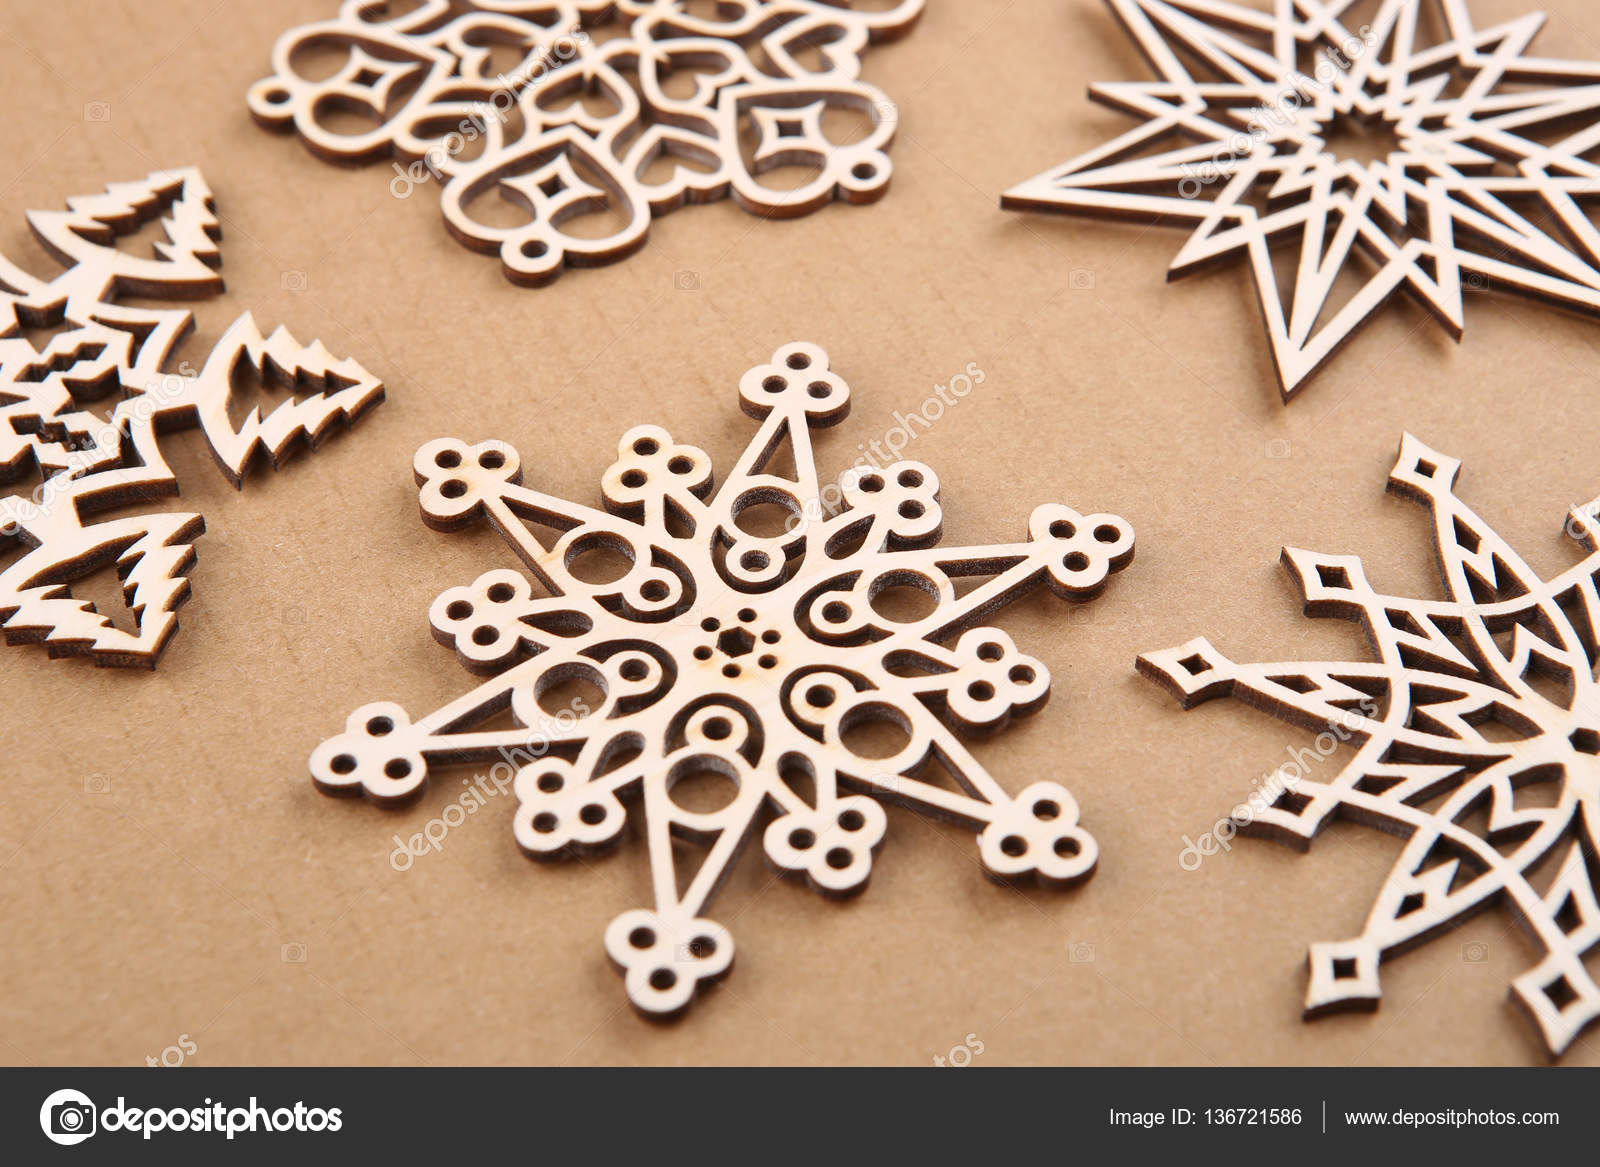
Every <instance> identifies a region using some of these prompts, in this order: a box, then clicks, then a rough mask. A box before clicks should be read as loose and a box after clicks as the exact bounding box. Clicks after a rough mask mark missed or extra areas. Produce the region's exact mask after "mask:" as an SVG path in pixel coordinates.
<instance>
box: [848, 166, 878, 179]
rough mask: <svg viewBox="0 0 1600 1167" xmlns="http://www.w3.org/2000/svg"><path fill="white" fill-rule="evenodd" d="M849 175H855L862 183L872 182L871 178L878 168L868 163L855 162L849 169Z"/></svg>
mask: <svg viewBox="0 0 1600 1167" xmlns="http://www.w3.org/2000/svg"><path fill="white" fill-rule="evenodd" d="M850 173H851V174H853V175H855V176H856V177H857V178H859V179H860V180H861V181H862V182H870V181H871V180H872V176H873V175H875V174H877V173H878V168H877V167H876V166H874V165H872V163H870V162H857V163H856V164H855V165H854V166H852V167H851V168H850Z"/></svg>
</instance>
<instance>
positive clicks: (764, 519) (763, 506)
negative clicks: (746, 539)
mask: <svg viewBox="0 0 1600 1167" xmlns="http://www.w3.org/2000/svg"><path fill="white" fill-rule="evenodd" d="M793 520H794V512H793V511H792V510H790V509H789V508H788V507H786V506H784V505H783V504H782V503H779V502H757V503H751V504H750V505H749V506H746V507H742V508H740V510H739V513H738V514H737V515H736V516H735V517H734V520H733V525H734V526H735V527H738V528H739V530H741V531H743V532H744V533H745V534H746V535H754V536H755V537H756V538H757V539H774V538H777V537H778V536H780V535H784V534H787V533H788V531H789V528H790V527H791V526H792V525H793Z"/></svg>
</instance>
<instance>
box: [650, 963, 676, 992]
mask: <svg viewBox="0 0 1600 1167" xmlns="http://www.w3.org/2000/svg"><path fill="white" fill-rule="evenodd" d="M677 983H678V974H677V973H675V972H673V971H672V970H671V969H670V968H658V969H656V971H655V972H653V973H651V974H650V987H651V988H652V989H655V990H656V991H657V992H661V993H664V992H666V991H667V990H668V989H670V988H672V986H673V985H675V984H677Z"/></svg>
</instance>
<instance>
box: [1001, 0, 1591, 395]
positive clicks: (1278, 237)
mask: <svg viewBox="0 0 1600 1167" xmlns="http://www.w3.org/2000/svg"><path fill="white" fill-rule="evenodd" d="M1106 2H1107V3H1108V4H1109V5H1110V7H1111V10H1112V12H1113V13H1115V15H1116V16H1117V18H1118V19H1119V20H1120V21H1121V22H1122V24H1123V25H1124V27H1125V28H1126V29H1127V30H1128V32H1129V33H1130V34H1131V35H1132V36H1133V38H1134V40H1135V41H1136V42H1137V43H1138V46H1139V48H1140V50H1141V51H1142V53H1143V54H1144V56H1145V57H1147V58H1148V59H1149V60H1150V61H1151V63H1152V64H1153V65H1154V66H1155V68H1156V69H1157V71H1158V72H1159V73H1160V74H1161V76H1162V80H1160V81H1156V82H1114V83H1106V84H1097V85H1092V86H1091V87H1090V89H1089V94H1090V96H1091V97H1092V98H1094V99H1095V100H1097V101H1100V102H1103V103H1105V104H1106V105H1109V106H1112V107H1113V108H1115V109H1118V110H1121V111H1123V112H1125V113H1128V114H1131V115H1132V116H1134V117H1136V118H1139V119H1141V120H1142V122H1143V124H1142V125H1140V126H1139V127H1138V128H1137V129H1134V130H1130V131H1129V132H1128V133H1126V134H1123V135H1122V136H1121V137H1118V138H1117V139H1115V140H1114V141H1111V142H1109V143H1107V144H1106V145H1104V146H1101V147H1099V148H1097V149H1095V150H1092V151H1090V152H1089V153H1087V154H1083V155H1081V156H1079V157H1077V158H1074V159H1072V160H1071V161H1070V162H1067V163H1066V164H1064V165H1062V166H1059V167H1056V168H1055V169H1053V170H1049V171H1046V172H1045V173H1043V174H1040V175H1038V176H1037V177H1035V178H1031V179H1029V180H1028V181H1027V182H1024V183H1022V184H1020V185H1019V186H1016V187H1013V188H1012V189H1011V190H1009V191H1007V192H1006V193H1005V194H1004V196H1002V199H1001V205H1002V207H1004V208H1006V209H1008V210H1016V211H1059V212H1068V213H1073V214H1087V215H1103V216H1112V217H1117V218H1127V219H1135V220H1139V221H1146V222H1156V223H1171V224H1178V225H1192V233H1191V234H1190V236H1189V239H1188V240H1187V242H1186V243H1185V244H1184V246H1183V248H1182V250H1180V251H1179V253H1178V255H1177V257H1176V258H1175V259H1174V260H1173V262H1172V265H1171V267H1170V268H1169V269H1168V273H1167V275H1168V279H1173V280H1175V279H1178V278H1181V277H1183V276H1187V275H1191V274H1193V273H1195V272H1198V271H1201V270H1204V269H1207V268H1210V267H1212V266H1214V265H1216V264H1218V263H1221V262H1224V261H1226V260H1229V259H1231V258H1234V257H1238V256H1243V257H1244V259H1245V260H1246V262H1247V263H1248V264H1249V267H1250V272H1251V275H1252V276H1253V278H1254V283H1255V289H1256V295H1257V298H1258V299H1259V301H1260V306H1261V312H1262V316H1263V318H1264V320H1265V323H1266V326H1267V333H1268V336H1269V337H1270V339H1271V344H1272V357H1273V361H1274V364H1275V366H1276V370H1277V375H1278V379H1279V383H1280V387H1281V390H1282V393H1283V398H1284V400H1285V401H1288V400H1290V399H1291V398H1292V397H1293V396H1294V395H1295V394H1296V393H1297V392H1298V391H1299V390H1300V389H1301V388H1302V387H1303V386H1304V385H1305V383H1306V380H1307V378H1308V377H1310V375H1311V374H1312V373H1313V372H1314V371H1315V370H1316V369H1318V368H1319V367H1320V366H1321V365H1322V364H1323V363H1324V362H1325V361H1327V360H1328V359H1329V358H1330V357H1331V356H1332V355H1333V354H1334V352H1335V351H1336V350H1337V349H1338V347H1339V346H1340V345H1341V344H1343V343H1344V342H1345V341H1346V340H1347V339H1348V338H1349V337H1350V336H1351V334H1352V333H1353V332H1354V331H1355V330H1356V329H1357V328H1359V327H1360V326H1361V325H1362V324H1364V323H1365V322H1366V321H1367V320H1369V319H1370V318H1371V317H1372V316H1373V314H1374V313H1375V312H1377V311H1378V309H1379V308H1380V307H1382V306H1383V305H1384V304H1385V303H1386V302H1387V301H1388V300H1389V298H1390V297H1391V296H1392V295H1394V294H1395V293H1396V292H1400V291H1404V292H1407V293H1409V294H1410V295H1411V296H1412V297H1414V298H1415V299H1416V300H1417V301H1418V302H1419V303H1421V304H1422V305H1423V306H1424V307H1425V308H1426V309H1427V310H1428V311H1429V313H1430V314H1431V315H1432V316H1433V317H1434V318H1435V319H1436V320H1437V321H1438V322H1439V324H1440V325H1441V326H1442V327H1443V328H1444V329H1445V331H1446V332H1448V333H1449V334H1450V336H1451V337H1452V338H1454V339H1456V340H1460V338H1461V336H1462V332H1463V329H1464V327H1465V314H1464V308H1463V303H1462V301H1463V293H1464V292H1466V291H1503V292H1514V293H1518V294H1521V295H1525V296H1531V297H1534V298H1536V299H1538V300H1542V301H1546V302H1548V303H1552V304H1555V305H1558V306H1561V307H1566V308H1572V309H1576V310H1578V311H1581V312H1584V313H1589V314H1593V313H1596V312H1600V268H1597V265H1600V231H1597V229H1596V226H1595V223H1594V221H1593V219H1592V218H1591V208H1592V206H1593V203H1594V201H1595V199H1596V198H1597V197H1600V168H1597V166H1596V164H1595V161H1594V159H1595V157H1596V152H1597V149H1600V64H1595V63H1591V62H1587V61H1564V60H1552V59H1549V58H1542V57H1533V56H1529V55H1527V50H1528V49H1529V47H1530V46H1531V43H1532V41H1533V40H1534V37H1535V36H1536V35H1537V33H1538V32H1539V30H1540V28H1541V26H1542V25H1543V23H1544V17H1543V16H1542V15H1540V14H1532V15H1529V16H1524V17H1520V18H1518V19H1515V20H1509V21H1506V22H1504V23H1500V24H1495V25H1492V26H1490V27H1487V28H1478V27H1476V26H1475V25H1474V24H1473V22H1472V18H1471V15H1470V13H1469V11H1468V8H1467V5H1466V3H1465V2H1464V0H1442V3H1441V4H1440V5H1438V6H1437V7H1435V6H1434V5H1432V4H1424V0H1383V2H1382V4H1381V5H1376V6H1375V7H1376V8H1377V12H1376V15H1375V16H1374V17H1373V20H1372V22H1371V23H1370V24H1363V25H1360V26H1355V25H1354V24H1353V19H1354V17H1355V16H1356V14H1358V13H1360V12H1364V11H1370V10H1371V9H1370V8H1367V7H1359V6H1358V5H1357V4H1356V3H1355V2H1354V0H1292V2H1291V0H1274V3H1273V4H1272V6H1271V11H1264V10H1262V9H1261V8H1259V7H1253V6H1250V5H1246V4H1240V3H1232V2H1229V0H1106ZM1436 13H1437V14H1439V15H1440V16H1441V17H1442V22H1443V33H1442V35H1439V36H1436V37H1429V36H1426V35H1424V33H1423V31H1422V28H1423V25H1424V23H1425V19H1426V17H1427V16H1432V15H1434V14H1436ZM1347 134H1353V135H1355V136H1365V137H1367V138H1368V140H1369V142H1376V143H1377V144H1378V145H1379V146H1380V149H1379V151H1378V153H1377V156H1376V157H1375V158H1373V160H1371V161H1364V160H1362V159H1361V158H1359V157H1356V156H1354V155H1353V154H1351V153H1348V152H1346V149H1345V147H1344V146H1342V145H1341V144H1340V139H1342V138H1344V137H1345V136H1346V135H1347ZM1174 137H1176V138H1179V139H1183V140H1184V141H1183V144H1180V145H1178V146H1176V147H1174V146H1172V145H1171V144H1170V139H1172V138H1174ZM1385 139H1387V141H1385ZM1275 250H1276V251H1277V252H1278V253H1279V254H1278V256H1275V255H1274V251H1275Z"/></svg>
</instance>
